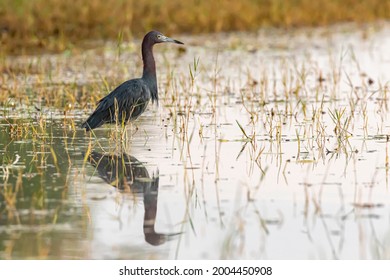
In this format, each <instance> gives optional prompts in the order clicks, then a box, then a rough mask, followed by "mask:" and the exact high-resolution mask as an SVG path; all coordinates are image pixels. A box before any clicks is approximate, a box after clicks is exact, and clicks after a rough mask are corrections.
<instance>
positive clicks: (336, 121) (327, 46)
mask: <svg viewBox="0 0 390 280" xmlns="http://www.w3.org/2000/svg"><path fill="white" fill-rule="evenodd" d="M177 39H180V40H182V41H184V42H186V49H185V50H180V51H178V49H177V48H176V46H165V47H164V46H161V47H160V46H157V47H155V55H156V61H157V64H158V65H157V68H158V71H159V72H158V76H159V84H160V105H159V106H158V107H157V106H155V105H149V108H148V110H147V111H146V112H145V114H144V115H143V116H141V117H140V119H139V120H137V121H136V122H135V123H134V124H131V125H129V126H128V127H127V141H126V143H125V144H126V145H125V147H122V146H121V145H120V141H119V140H118V139H117V138H116V136H115V135H116V130H115V127H113V126H105V127H103V128H101V129H97V130H95V135H89V134H86V133H85V132H84V131H83V130H81V129H79V128H78V126H79V125H80V124H81V122H82V121H83V120H84V119H85V118H86V117H87V114H88V113H90V112H91V110H92V106H93V105H92V104H91V103H92V102H89V101H88V102H87V104H89V105H88V106H87V107H85V108H82V107H83V105H80V104H83V103H82V102H81V101H79V100H77V95H78V93H79V91H80V90H81V89H79V87H80V88H82V86H84V85H87V86H90V87H89V88H88V89H90V90H91V91H96V92H97V93H95V94H96V95H98V97H101V96H103V95H104V94H105V93H106V92H107V91H106V90H105V88H104V87H105V85H106V84H109V86H110V87H113V86H115V84H117V83H119V82H120V81H123V79H124V78H125V77H127V76H131V77H135V76H138V75H139V69H140V59H139V54H138V52H137V47H134V46H137V44H138V42H135V44H129V45H126V46H124V50H123V51H122V52H121V53H119V52H118V50H117V49H116V48H115V44H107V45H106V46H104V47H97V48H96V49H94V50H89V51H86V52H80V53H70V54H69V53H64V54H59V55H47V56H42V57H25V56H24V57H16V58H15V57H14V58H9V60H7V58H6V60H7V61H6V63H8V64H10V65H11V66H13V67H14V68H13V69H17V67H21V68H22V69H24V68H23V67H24V66H25V65H27V64H30V65H32V66H31V68H30V69H32V70H31V73H27V74H26V73H23V71H20V73H16V74H13V75H11V74H7V73H6V72H4V73H3V75H2V81H3V88H2V89H1V90H2V91H3V93H6V92H10V93H11V94H10V96H9V97H10V98H8V97H7V98H6V99H4V100H3V101H2V102H3V104H6V105H7V106H3V107H4V109H3V111H2V114H1V128H0V129H1V131H2V133H1V135H0V151H1V158H2V170H0V176H1V186H0V211H1V212H0V258H2V259H26V258H27V259H30V258H32V259H36V258H42V259H47V258H49V259H204V258H206V259H388V258H389V257H390V238H389V236H390V235H389V233H390V226H389V220H390V203H389V201H390V195H389V190H388V188H389V184H388V180H389V178H388V177H389V176H388V171H389V170H388V145H389V143H388V138H387V134H388V133H389V126H388V125H387V120H388V118H389V110H388V104H387V102H388V96H387V95H388V93H389V81H390V72H389V71H388V69H390V53H389V52H388V51H387V50H388V49H390V28H389V24H388V23H380V24H376V25H369V26H363V27H362V26H361V27H356V26H349V25H343V26H334V27H332V28H330V29H307V30H297V31H290V32H289V33H287V32H283V31H281V30H265V31H261V32H258V33H257V34H241V33H231V34H218V35H216V36H204V37H189V36H187V37H183V38H177ZM198 58H199V63H198V64H197V62H196V61H197V59H198ZM11 60H12V62H11ZM133 61H136V63H134V62H133ZM48 62H50V63H48ZM15 65H16V66H17V67H16V66H15ZM20 65H22V66H23V67H22V66H20ZM37 65H38V66H37ZM40 65H43V66H40ZM47 65H50V67H48V66H47ZM34 67H35V68H36V69H37V73H35V74H34V71H33V70H34V69H35V68H34ZM116 69H118V71H116ZM189 69H191V73H192V76H193V77H194V79H191V74H190V70H189ZM49 72H50V74H48V73H49ZM42 73H45V74H46V75H42ZM102 77H103V78H102ZM102 81H103V82H102ZM104 81H106V82H104ZM67 85H71V86H70V88H72V87H73V86H74V90H69V88H68V87H67ZM67 90H69V92H66V91H67ZM13 91H19V92H21V96H23V94H24V93H26V94H27V96H28V98H27V99H23V98H18V97H17V95H16V97H15V96H13V95H12V92H13ZM46 91H50V92H52V91H53V92H54V94H58V100H56V101H55V102H54V101H53V100H46V99H49V98H48V97H47V96H52V95H46V94H45V92H46ZM64 92H65V93H64ZM34 94H38V95H39V96H40V98H34ZM50 94H52V93H50ZM63 95H70V96H73V95H74V96H75V102H74V103H67V102H69V101H63V103H61V102H62V101H61V100H62V99H61V98H62V96H63ZM45 98H46V99H45ZM63 99H64V100H68V99H66V98H63ZM57 101H58V103H57ZM84 102H85V101H84ZM64 111H65V113H64Z"/></svg>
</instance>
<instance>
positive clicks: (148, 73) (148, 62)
mask: <svg viewBox="0 0 390 280" xmlns="http://www.w3.org/2000/svg"><path fill="white" fill-rule="evenodd" d="M142 60H143V62H144V72H143V75H142V78H144V79H148V80H156V63H155V61H154V56H153V46H152V45H150V44H148V42H143V43H142Z"/></svg>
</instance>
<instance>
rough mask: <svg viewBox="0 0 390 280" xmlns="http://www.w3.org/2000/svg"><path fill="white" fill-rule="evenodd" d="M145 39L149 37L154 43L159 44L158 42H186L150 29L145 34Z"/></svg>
mask: <svg viewBox="0 0 390 280" xmlns="http://www.w3.org/2000/svg"><path fill="white" fill-rule="evenodd" d="M145 39H148V40H149V41H150V42H152V43H153V44H158V43H175V44H180V45H184V43H182V42H180V41H178V40H175V39H172V38H169V37H167V36H165V35H164V34H162V33H161V32H158V31H150V32H149V33H148V34H146V35H145V38H144V40H145Z"/></svg>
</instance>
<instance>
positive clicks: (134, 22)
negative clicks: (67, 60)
mask: <svg viewBox="0 0 390 280" xmlns="http://www.w3.org/2000/svg"><path fill="white" fill-rule="evenodd" d="M389 18H390V0H289V1H285V0H213V1H210V0H185V1H184V0H77V1H65V0H0V44H1V49H2V52H6V53H21V52H26V51H27V52H28V51H29V50H37V49H43V50H49V51H61V50H64V49H67V48H70V47H72V46H75V45H78V44H80V42H83V41H86V40H91V39H92V40H95V39H96V40H99V39H102V40H106V39H114V40H115V39H117V38H118V37H120V38H121V39H123V40H129V39H131V38H132V37H133V36H142V35H143V34H144V33H145V32H146V31H148V30H150V29H157V30H160V31H162V32H164V33H167V34H170V35H172V34H176V33H183V32H184V33H190V34H194V33H209V32H220V31H233V30H234V31H237V30H256V29H258V28H260V27H269V26H272V27H285V28H290V27H300V26H323V25H329V24H333V23H338V22H346V21H353V22H369V21H374V20H379V19H389Z"/></svg>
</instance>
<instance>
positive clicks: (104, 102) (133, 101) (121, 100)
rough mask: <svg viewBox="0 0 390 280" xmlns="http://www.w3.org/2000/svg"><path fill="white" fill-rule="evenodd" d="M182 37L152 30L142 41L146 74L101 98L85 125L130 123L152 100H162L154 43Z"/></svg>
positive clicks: (90, 127) (178, 42)
mask: <svg viewBox="0 0 390 280" xmlns="http://www.w3.org/2000/svg"><path fill="white" fill-rule="evenodd" d="M164 42H172V43H176V44H183V43H182V42H180V41H177V40H174V39H171V38H168V37H166V36H164V35H163V34H161V33H160V32H158V31H150V32H149V33H148V34H146V35H145V37H144V39H143V41H142V60H143V63H144V69H143V74H142V78H139V79H133V80H129V81H126V82H124V83H123V84H121V85H120V86H118V87H117V88H116V89H114V90H113V91H112V92H111V93H110V94H109V95H107V96H106V97H104V98H102V99H101V100H99V102H98V105H97V107H96V109H95V111H94V112H93V113H92V114H91V116H90V117H89V118H88V119H87V120H86V121H85V122H84V123H83V124H82V125H81V126H82V127H83V128H85V129H86V130H87V131H89V130H91V129H94V128H96V127H99V126H102V125H103V124H105V123H118V124H120V125H122V124H126V123H127V122H128V121H133V120H135V119H137V118H138V117H139V116H140V115H141V114H142V113H143V112H144V111H145V109H146V107H147V105H148V103H149V101H150V100H152V102H154V101H156V102H158V90H157V75H156V64H155V61H154V57H153V45H155V44H157V43H164Z"/></svg>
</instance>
